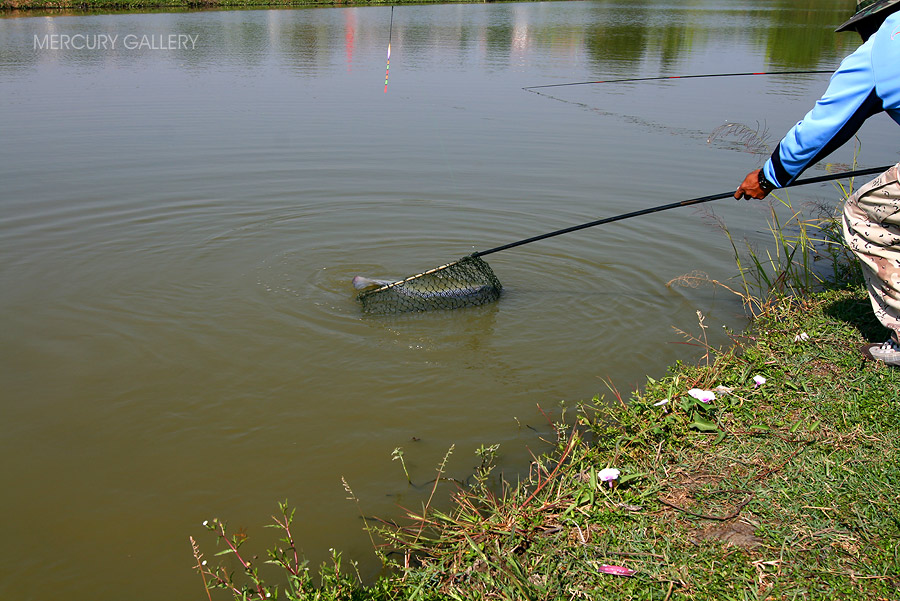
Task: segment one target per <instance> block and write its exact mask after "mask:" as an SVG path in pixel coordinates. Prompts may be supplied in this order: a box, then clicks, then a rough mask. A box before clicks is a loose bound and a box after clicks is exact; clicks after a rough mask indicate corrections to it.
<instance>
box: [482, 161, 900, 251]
mask: <svg viewBox="0 0 900 601" xmlns="http://www.w3.org/2000/svg"><path fill="white" fill-rule="evenodd" d="M891 167H892V165H887V166H886V167H871V168H869V169H858V170H856V171H846V172H844V173H831V174H829V175H820V176H818V177H810V178H807V179H798V180H797V181H795V182H792V183H790V184H788V185H787V186H784V187H785V188H792V187H794V186H803V185H806V184H818V183H820V182H828V181H832V180H836V179H844V178H848V177H856V176H857V175H873V174H876V173H883V172H885V171H887V170H888V169H890V168H891ZM733 197H734V192H721V193H719V194H711V195H709V196H701V197H699V198H691V199H690V200H682V201H679V202H673V203H670V204H667V205H660V206H658V207H650V208H649V209H641V210H640V211H632V212H631V213H624V214H622V215H616V216H615V217H606V218H604V219H597V220H596V221H590V222H588V223H582V224H580V225H573V226H570V227H567V228H563V229H561V230H556V231H555V232H548V233H546V234H541V235H540V236H533V237H531V238H526V239H525V240H519V241H518V242H510V243H509V244H504V245H503V246H498V247H497V248H490V249H488V250H482V251H480V252H476V253H473V254H472V256H473V257H483V256H484V255H489V254H491V253H495V252H500V251H501V250H507V249H510V248H515V247H517V246H522V245H523V244H529V243H531V242H537V241H538V240H544V239H546V238H552V237H554V236H561V235H562V234H568V233H569V232H576V231H578V230H583V229H586V228H589V227H594V226H596V225H604V224H606V223H612V222H613V221H622V220H623V219H630V218H631V217H640V216H641V215H649V214H650V213H658V212H660V211H666V210H668V209H677V208H678V207H688V206H691V205H696V204H700V203H703V202H709V201H711V200H721V199H723V198H733Z"/></svg>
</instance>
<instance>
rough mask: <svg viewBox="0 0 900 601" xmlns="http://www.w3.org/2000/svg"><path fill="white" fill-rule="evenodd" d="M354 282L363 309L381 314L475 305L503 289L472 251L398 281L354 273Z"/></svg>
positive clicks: (484, 301)
mask: <svg viewBox="0 0 900 601" xmlns="http://www.w3.org/2000/svg"><path fill="white" fill-rule="evenodd" d="M353 286H354V287H355V288H356V289H357V290H360V293H359V294H358V295H357V297H356V298H357V300H359V302H360V303H362V307H363V311H365V312H366V313H381V314H389V313H406V312H411V311H430V310H432V309H460V308H462V307H474V306H477V305H483V304H485V303H490V302H493V301H495V300H497V299H498V298H500V292H501V291H502V290H503V286H502V285H501V284H500V280H499V279H497V276H496V275H494V272H493V270H492V269H491V267H490V265H488V264H487V261H485V260H484V259H481V258H479V257H477V256H475V255H469V256H467V257H463V258H462V259H460V260H458V261H454V262H453V263H448V264H446V265H442V266H440V267H436V268H434V269H431V270H429V271H426V272H424V273H420V274H417V275H414V276H411V277H408V278H406V279H405V280H400V281H397V282H390V281H385V280H373V279H370V278H365V277H362V276H356V277H355V278H353Z"/></svg>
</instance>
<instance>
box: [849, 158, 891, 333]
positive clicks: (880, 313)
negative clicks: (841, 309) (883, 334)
mask: <svg viewBox="0 0 900 601" xmlns="http://www.w3.org/2000/svg"><path fill="white" fill-rule="evenodd" d="M898 173H900V163H898V164H897V165H894V166H893V167H891V168H890V169H888V170H887V171H885V172H884V173H882V174H881V175H879V176H878V177H876V178H875V179H873V180H872V181H870V182H869V183H867V184H866V185H864V186H863V187H861V188H860V189H859V190H857V191H856V192H855V193H854V194H853V195H852V196H851V197H850V198H849V199H847V202H846V203H845V204H844V219H843V222H844V240H845V241H846V242H847V244H849V246H850V248H851V249H852V250H853V253H854V254H855V255H856V256H857V258H859V260H860V262H861V263H862V270H863V275H865V278H866V287H867V288H868V290H869V298H870V299H871V301H872V308H873V309H874V310H875V316H876V317H877V318H878V321H880V322H881V323H882V324H883V325H884V326H885V327H887V328H889V329H891V330H893V331H894V332H897V333H898V335H900V182H898V180H897V177H898Z"/></svg>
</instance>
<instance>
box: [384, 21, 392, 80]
mask: <svg viewBox="0 0 900 601" xmlns="http://www.w3.org/2000/svg"><path fill="white" fill-rule="evenodd" d="M393 33H394V6H393V5H391V25H390V27H388V51H387V67H386V68H385V69H384V93H385V94H387V82H388V75H390V73H391V36H392V35H393Z"/></svg>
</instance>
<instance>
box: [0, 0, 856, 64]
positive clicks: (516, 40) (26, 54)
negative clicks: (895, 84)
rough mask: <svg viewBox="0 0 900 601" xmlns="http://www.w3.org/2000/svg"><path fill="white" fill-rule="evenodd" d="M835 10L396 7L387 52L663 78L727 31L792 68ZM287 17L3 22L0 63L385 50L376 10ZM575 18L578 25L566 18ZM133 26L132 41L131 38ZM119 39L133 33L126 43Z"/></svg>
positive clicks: (819, 56) (828, 49) (828, 51)
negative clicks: (656, 72)
mask: <svg viewBox="0 0 900 601" xmlns="http://www.w3.org/2000/svg"><path fill="white" fill-rule="evenodd" d="M845 5H846V3H845V2H840V0H832V1H831V2H821V1H819V0H802V1H800V2H797V1H794V0H772V1H769V2H746V3H737V4H734V3H732V4H730V5H728V7H727V8H723V7H720V6H717V5H715V3H699V4H698V3H680V4H663V3H659V2H652V1H647V2H636V3H630V4H629V5H628V7H627V8H626V7H623V6H622V5H621V3H620V2H618V1H616V0H594V1H592V2H591V3H590V6H589V7H586V8H576V9H573V8H571V7H564V8H555V7H553V8H551V7H547V6H542V7H535V6H529V5H521V4H512V5H504V6H500V7H497V8H495V9H494V10H491V11H488V12H485V11H478V12H480V13H481V14H480V15H477V16H476V15H473V14H472V13H473V12H476V9H474V8H472V7H467V8H466V7H461V8H460V9H459V10H455V11H452V10H444V11H440V12H438V11H432V12H431V14H428V13H427V11H422V10H417V7H404V10H403V11H400V12H401V14H398V19H397V22H396V27H395V28H394V30H393V33H392V37H393V46H394V48H395V49H397V50H399V51H403V52H405V53H406V54H408V55H409V57H410V59H412V60H429V58H428V55H429V54H432V53H435V52H437V51H440V52H446V51H448V50H452V51H453V52H454V53H455V55H456V56H454V57H452V58H453V60H458V61H459V64H458V66H459V65H463V64H465V61H466V60H469V59H478V60H483V61H486V62H488V63H491V64H504V63H505V64H516V63H517V62H519V61H521V60H523V59H527V58H529V56H528V55H529V54H531V53H534V52H536V51H538V50H540V51H543V52H547V53H549V55H550V56H551V57H554V58H556V59H562V60H565V57H567V56H568V57H573V56H578V55H580V54H585V55H586V58H588V60H589V61H590V62H591V63H592V66H593V67H594V68H595V69H597V70H598V71H600V72H606V70H608V69H610V68H611V67H613V68H614V69H613V71H614V72H616V71H620V70H623V69H634V68H635V65H640V64H641V63H642V62H646V61H654V62H658V63H659V65H660V67H661V69H662V70H664V71H665V70H667V69H670V68H673V67H677V66H678V62H679V60H680V59H683V58H684V56H685V54H686V53H689V52H702V51H704V50H706V49H707V48H709V47H710V46H712V45H714V44H718V43H721V42H722V40H723V37H726V36H729V35H733V36H735V37H736V38H739V39H741V40H748V39H752V40H753V42H754V46H756V47H759V48H763V49H764V51H765V55H766V58H767V61H768V63H769V65H770V68H772V69H775V68H776V67H779V68H794V69H800V68H804V67H806V68H809V67H811V66H815V65H819V64H821V63H822V62H823V61H833V60H835V59H836V58H837V57H839V56H841V55H842V54H843V53H844V52H845V51H846V50H847V49H848V48H849V47H850V46H851V45H852V44H853V43H855V40H854V37H853V36H855V34H848V33H844V34H840V35H835V34H834V32H833V28H834V26H835V24H839V23H841V22H842V21H843V20H845V19H846V18H847V16H848V10H847V7H846V6H845ZM297 10H302V11H303V12H304V13H305V14H304V15H303V18H302V19H297V18H295V14H294V13H295V12H296V11H279V10H272V11H267V14H266V15H265V18H264V19H259V18H255V17H256V15H254V16H253V17H248V15H249V14H250V12H249V11H216V12H212V13H210V12H199V13H187V12H174V13H161V14H154V15H152V16H151V15H148V14H143V15H133V14H118V15H98V16H95V17H91V18H90V19H88V20H84V19H82V20H79V19H77V18H74V19H73V18H69V17H58V18H56V19H53V18H41V19H40V23H39V24H38V23H35V21H36V20H38V18H36V17H33V18H19V19H14V18H7V19H6V20H5V22H4V34H5V35H4V44H3V47H2V48H0V68H2V69H4V70H13V69H21V68H27V67H31V66H34V65H35V64H39V63H41V62H44V61H48V60H49V61H56V60H62V61H66V62H68V61H71V62H75V63H86V64H94V65H96V64H103V63H109V62H112V63H125V64H128V63H129V62H131V61H133V60H141V58H142V57H146V53H147V52H151V51H154V50H157V49H158V48H159V47H160V44H156V43H155V42H156V41H157V40H153V39H152V40H151V44H153V45H154V47H152V48H151V47H148V45H147V44H146V43H144V44H143V45H141V44H140V41H141V40H140V38H141V37H143V36H149V37H151V38H153V36H154V35H156V36H165V40H164V44H167V43H168V42H169V36H170V35H174V36H190V37H191V38H192V39H193V38H195V37H196V38H198V39H199V40H200V43H199V44H198V45H196V46H194V45H192V44H191V45H188V47H187V48H172V50H173V52H171V53H168V55H167V57H166V58H168V59H169V60H172V61H176V62H178V63H179V64H185V63H188V64H190V63H194V64H198V65H205V64H207V61H209V59H210V57H213V56H217V57H219V58H222V57H230V58H233V59H235V60H237V61H239V63H240V64H241V65H243V66H248V67H257V66H259V65H260V64H261V63H262V62H263V61H264V59H265V57H267V56H269V55H274V56H275V57H277V59H276V60H277V61H278V62H279V63H282V64H286V65H293V66H294V67H296V69H297V70H298V72H300V73H306V74H309V75H312V76H315V75H317V74H320V73H321V72H322V70H323V68H328V67H334V66H336V65H338V64H340V63H345V64H346V65H347V66H348V67H351V66H352V65H354V58H355V57H354V55H355V54H356V53H362V54H366V53H369V52H371V51H373V48H382V47H386V34H387V30H386V27H387V25H388V22H387V21H386V19H387V17H389V15H387V13H386V12H385V11H383V10H380V9H378V8H374V7H373V8H349V9H344V10H343V13H344V14H343V15H342V17H341V18H340V19H337V20H335V19H333V18H330V17H327V16H325V15H323V14H320V13H319V11H320V10H321V9H314V8H305V9H297ZM402 13H405V14H406V16H407V17H410V16H411V15H410V13H416V14H415V17H414V18H404V14H402ZM575 13H577V15H578V17H579V20H578V21H573V20H572V19H571V17H572V16H573V14H575ZM29 14H30V13H19V15H22V16H28V15H29ZM45 14H46V13H45ZM729 16H730V17H732V18H731V19H729V18H727V17H729ZM473 17H474V18H473ZM479 17H480V18H479ZM137 29H139V30H140V33H139V34H135V31H136V30H137ZM98 30H99V33H98ZM155 32H160V33H155ZM97 35H103V36H108V37H109V38H110V39H111V40H113V41H114V42H113V43H114V45H115V50H114V51H110V52H102V53H99V52H91V51H89V49H90V48H91V47H92V46H93V45H95V43H96V40H95V38H96V36H97ZM129 35H131V36H135V35H137V38H138V39H137V40H132V42H133V43H132V44H131V45H130V46H129V42H128V40H127V37H128V36H129ZM54 36H55V37H54ZM60 36H62V37H60ZM66 36H68V38H67V37H66ZM79 36H81V37H79ZM335 36H337V38H338V39H337V40H336V39H335ZM50 40H52V41H53V43H54V44H55V49H59V48H63V49H69V50H71V52H41V48H40V46H41V44H43V45H45V46H46V44H47V43H48V41H50ZM35 46H39V47H38V48H35ZM163 47H166V46H165V45H164V46H163ZM356 58H359V57H358V56H357V57H356ZM445 58H446V57H445ZM219 64H221V63H219Z"/></svg>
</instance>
